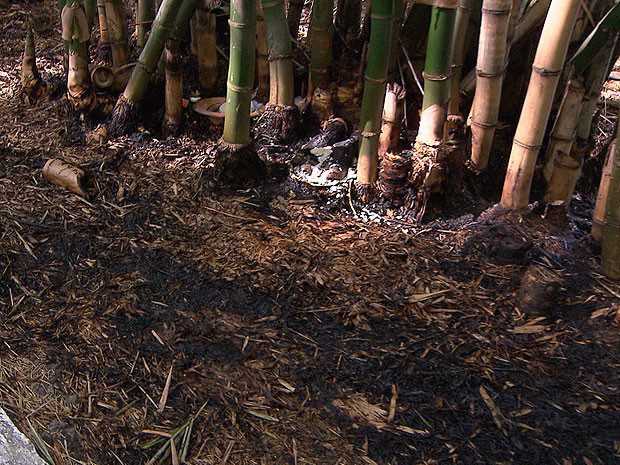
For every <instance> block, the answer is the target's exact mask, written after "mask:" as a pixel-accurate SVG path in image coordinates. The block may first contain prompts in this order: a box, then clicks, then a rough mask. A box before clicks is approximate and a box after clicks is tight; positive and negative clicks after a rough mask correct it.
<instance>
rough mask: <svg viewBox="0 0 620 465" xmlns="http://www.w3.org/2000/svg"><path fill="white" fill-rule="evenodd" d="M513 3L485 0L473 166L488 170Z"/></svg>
mask: <svg viewBox="0 0 620 465" xmlns="http://www.w3.org/2000/svg"><path fill="white" fill-rule="evenodd" d="M511 8H512V0H484V2H483V4H482V24H481V26H480V42H479V46H478V64H477V69H476V74H477V77H476V94H475V96H474V103H473V105H472V118H471V133H472V153H471V161H472V167H473V168H474V169H476V170H478V171H482V170H484V169H486V167H487V165H488V162H489V155H490V153H491V147H492V146H493V138H494V137H495V128H496V126H497V120H498V115H499V105H500V102H501V98H502V83H503V80H504V72H505V69H506V56H507V51H508V33H509V24H510V12H511Z"/></svg>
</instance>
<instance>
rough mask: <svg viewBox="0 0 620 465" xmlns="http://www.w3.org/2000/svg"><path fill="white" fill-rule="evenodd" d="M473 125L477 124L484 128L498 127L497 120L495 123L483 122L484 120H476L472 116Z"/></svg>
mask: <svg viewBox="0 0 620 465" xmlns="http://www.w3.org/2000/svg"><path fill="white" fill-rule="evenodd" d="M471 125H472V126H477V127H479V128H483V129H495V128H496V127H497V122H495V123H482V122H480V121H476V120H475V119H473V118H472V120H471Z"/></svg>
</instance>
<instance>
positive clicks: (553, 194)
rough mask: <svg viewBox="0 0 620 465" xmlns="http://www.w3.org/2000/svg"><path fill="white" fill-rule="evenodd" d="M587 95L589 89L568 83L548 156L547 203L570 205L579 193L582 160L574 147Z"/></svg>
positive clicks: (581, 84) (546, 165)
mask: <svg viewBox="0 0 620 465" xmlns="http://www.w3.org/2000/svg"><path fill="white" fill-rule="evenodd" d="M584 95H585V87H584V86H583V83H582V82H581V80H579V79H573V80H571V81H569V82H568V84H567V85H566V92H565V93H564V98H563V99H562V104H561V106H560V113H559V115H558V117H557V119H556V122H555V126H554V127H553V130H552V131H551V139H550V141H549V147H548V149H547V154H546V160H545V169H544V174H545V179H546V180H547V183H548V184H547V192H546V193H545V202H547V203H560V202H561V203H564V204H567V203H568V202H569V201H570V199H571V197H572V195H573V192H574V191H575V185H576V184H577V180H578V179H579V175H580V172H581V162H582V157H581V155H580V152H579V150H576V149H574V148H573V144H574V141H575V133H576V131H577V124H578V123H579V115H580V114H581V109H582V107H583V97H584Z"/></svg>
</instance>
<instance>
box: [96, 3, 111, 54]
mask: <svg viewBox="0 0 620 465" xmlns="http://www.w3.org/2000/svg"><path fill="white" fill-rule="evenodd" d="M97 16H98V22H99V43H98V44H97V51H98V54H99V59H100V60H102V61H103V62H105V63H106V64H109V62H110V59H111V56H110V33H109V32H108V16H107V15H106V11H105V0H97Z"/></svg>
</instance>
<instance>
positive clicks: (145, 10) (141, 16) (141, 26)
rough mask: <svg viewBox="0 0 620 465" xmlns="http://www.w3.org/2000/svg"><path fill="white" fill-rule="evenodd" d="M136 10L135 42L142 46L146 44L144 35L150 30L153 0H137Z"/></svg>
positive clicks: (153, 7) (153, 10) (153, 14)
mask: <svg viewBox="0 0 620 465" xmlns="http://www.w3.org/2000/svg"><path fill="white" fill-rule="evenodd" d="M137 1H138V6H137V12H136V42H137V44H138V47H140V48H142V47H144V45H145V44H146V35H147V33H148V32H149V31H150V30H151V26H152V25H153V18H154V17H155V5H154V3H153V0H137Z"/></svg>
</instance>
